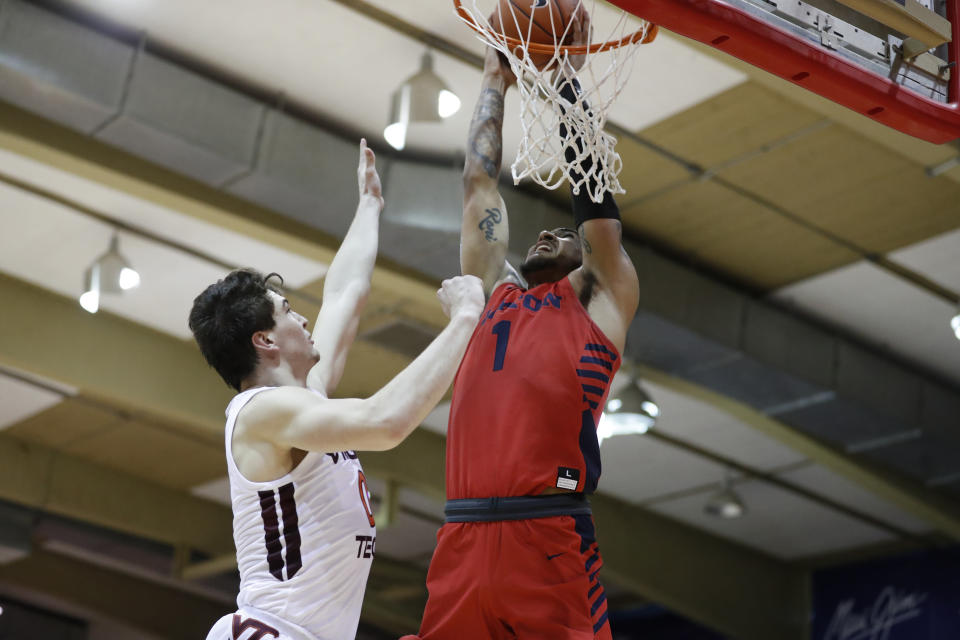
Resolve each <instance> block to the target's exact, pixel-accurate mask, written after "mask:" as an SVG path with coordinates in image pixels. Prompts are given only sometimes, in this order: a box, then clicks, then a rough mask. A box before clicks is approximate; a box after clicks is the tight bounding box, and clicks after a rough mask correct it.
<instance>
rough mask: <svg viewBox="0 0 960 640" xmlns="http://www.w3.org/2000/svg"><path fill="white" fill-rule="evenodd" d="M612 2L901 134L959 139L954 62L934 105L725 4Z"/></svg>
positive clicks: (959, 19)
mask: <svg viewBox="0 0 960 640" xmlns="http://www.w3.org/2000/svg"><path fill="white" fill-rule="evenodd" d="M609 1H610V2H611V4H614V5H617V6H618V7H620V8H621V9H624V10H626V11H629V12H631V13H633V14H635V15H638V16H640V17H643V18H645V19H647V20H650V21H651V22H653V23H655V24H657V25H659V26H661V27H663V28H664V29H668V30H670V31H672V32H674V33H676V34H679V35H682V36H686V37H688V38H692V39H694V40H697V41H699V42H702V43H704V44H706V45H709V46H711V47H713V48H715V49H717V50H719V51H723V52H724V53H729V54H730V55H732V56H735V57H737V58H740V59H741V60H743V61H745V62H748V63H750V64H752V65H754V66H756V67H759V68H761V69H764V70H765V71H769V72H770V73H773V74H775V75H777V76H780V77H781V78H784V79H785V80H789V81H790V82H793V83H794V84H796V85H799V86H801V87H803V88H805V89H808V90H809V91H812V92H814V93H817V94H819V95H821V96H823V97H825V98H829V99H830V100H833V101H834V102H836V103H838V104H841V105H843V106H845V107H848V108H850V109H852V110H854V111H856V112H858V113H861V114H863V115H865V116H867V117H869V118H871V119H873V120H876V121H877V122H880V123H882V124H885V125H887V126H888V127H892V128H894V129H897V130H899V131H902V132H903V133H906V134H909V135H911V136H914V137H917V138H920V139H922V140H927V141H928V142H934V143H937V144H942V143H945V142H950V141H952V140H956V139H957V138H960V68H958V66H957V65H954V67H953V68H952V69H951V73H950V80H949V84H948V90H947V96H948V97H947V102H938V101H936V100H932V99H930V98H927V97H925V96H922V95H920V94H918V93H916V92H914V91H912V90H910V89H907V88H905V87H903V86H901V85H900V84H897V83H896V82H893V81H892V80H890V79H889V78H887V77H885V76H882V75H879V74H877V73H874V72H872V71H870V70H868V69H865V68H863V67H862V66H859V65H857V64H856V63H854V62H852V61H850V60H848V59H846V58H843V57H841V56H840V55H838V54H836V53H834V52H833V51H831V50H830V49H827V48H826V47H822V46H819V45H818V44H817V43H815V42H812V41H809V40H805V39H802V38H798V37H796V36H795V35H793V34H791V33H789V32H787V31H785V30H783V29H780V28H778V27H777V26H775V25H773V24H770V23H769V22H766V21H764V20H763V19H761V18H758V17H756V16H754V15H751V14H750V13H747V12H746V11H743V10H741V9H738V8H736V7H734V6H731V5H730V4H727V3H726V2H723V1H722V0H609ZM957 6H958V0H949V1H948V3H947V19H948V20H950V23H951V26H952V35H953V38H952V40H951V42H950V43H949V44H948V48H947V53H948V61H949V62H956V61H957V53H958V46H960V16H958V9H957Z"/></svg>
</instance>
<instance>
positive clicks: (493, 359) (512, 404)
mask: <svg viewBox="0 0 960 640" xmlns="http://www.w3.org/2000/svg"><path fill="white" fill-rule="evenodd" d="M579 29H580V30H582V31H585V25H579ZM582 31H580V33H581V34H582ZM573 73H574V72H572V71H568V75H567V76H566V78H567V80H566V82H567V83H568V84H567V86H565V87H563V92H564V94H565V95H566V96H569V98H568V100H569V99H572V98H573V96H572V95H571V93H570V92H572V91H577V90H578V87H577V84H576V81H575V80H573V79H572V76H573ZM514 81H515V78H514V76H513V74H512V73H511V71H510V69H509V67H508V66H507V64H506V62H505V61H504V60H503V59H502V58H501V57H500V56H499V55H498V54H497V53H496V52H495V51H494V50H493V49H488V51H487V57H486V62H485V66H484V77H483V87H482V91H481V94H480V99H479V102H478V104H477V108H476V112H475V115H474V118H473V123H472V125H471V130H470V137H469V141H468V145H467V146H468V153H467V160H466V166H465V168H464V186H465V196H464V211H463V225H462V231H461V233H462V235H461V249H460V260H461V266H462V269H463V273H467V274H474V275H476V276H478V277H480V278H481V279H482V280H483V285H484V290H485V292H486V294H487V295H488V296H489V300H488V302H487V305H486V309H485V310H484V313H483V315H482V317H481V321H480V324H479V325H478V327H477V329H476V331H475V333H474V335H473V338H471V342H470V346H469V348H468V350H467V354H466V356H465V357H464V360H463V364H462V365H461V367H460V371H459V372H458V374H457V378H456V380H455V382H454V390H453V401H452V406H451V410H450V423H449V429H448V436H447V498H448V501H447V509H446V513H447V518H446V524H444V526H443V527H442V528H441V530H440V533H439V534H438V540H437V549H436V552H435V553H434V556H433V561H432V562H431V564H430V571H429V574H428V577H427V587H428V589H429V592H430V597H429V600H428V602H427V607H426V610H425V612H424V617H423V622H422V625H421V628H420V637H421V638H423V639H424V640H446V639H451V640H465V639H473V638H476V639H480V638H484V639H491V638H531V639H532V638H537V639H542V638H550V639H551V640H560V639H573V638H577V639H583V640H588V639H591V640H592V639H593V638H607V639H609V638H610V637H611V633H610V626H609V623H608V622H607V605H606V596H605V595H604V592H603V588H602V587H601V586H600V583H599V582H598V575H597V574H598V572H599V569H600V566H601V564H602V561H601V559H600V555H599V549H598V547H597V544H596V541H595V536H594V526H593V520H592V517H591V515H590V506H589V503H588V502H587V500H586V498H585V494H588V493H591V492H592V491H594V490H595V489H596V487H597V480H598V478H599V476H600V448H599V444H598V442H597V435H596V424H597V421H598V419H599V417H600V412H601V410H602V407H603V405H604V400H605V398H606V395H607V391H608V388H609V383H610V380H611V379H612V378H613V374H614V373H615V372H616V371H617V369H618V366H619V364H620V356H619V353H620V352H621V350H622V348H623V345H624V342H625V339H626V332H627V328H628V325H629V323H630V321H631V320H632V318H633V316H634V313H635V312H636V308H637V304H638V299H639V285H638V279H637V274H636V271H635V269H634V267H633V265H632V264H631V262H630V259H629V258H628V257H627V254H626V253H625V252H624V250H623V248H622V247H621V244H620V239H621V227H620V220H619V213H618V210H617V206H616V204H615V203H614V202H613V199H612V197H610V195H609V194H607V196H606V199H605V200H604V201H603V203H602V204H596V203H593V202H592V201H591V200H590V199H589V197H588V196H587V195H586V189H583V190H582V191H581V194H580V195H574V196H573V212H574V220H575V226H576V229H575V230H574V229H566V228H560V229H554V230H552V231H543V232H541V233H540V235H539V237H538V238H537V241H536V243H535V244H534V245H533V246H532V247H531V248H530V250H529V252H528V253H527V256H526V259H525V260H524V262H523V263H522V264H521V265H520V273H519V274H518V273H517V271H515V270H514V269H513V268H512V267H511V266H510V264H509V263H507V262H506V260H505V257H506V253H507V238H508V236H507V212H506V209H505V208H504V203H503V200H502V199H501V197H500V195H499V194H498V192H497V179H498V176H499V174H500V161H501V129H502V124H503V99H504V93H505V91H506V89H507V88H508V87H509V86H510V84H511V83H512V82H514ZM564 133H565V132H564V131H561V134H564ZM567 143H568V145H570V147H572V146H573V145H577V144H580V141H578V140H568V141H567ZM570 147H568V149H569V148H570ZM521 276H522V277H521ZM524 282H525V284H524Z"/></svg>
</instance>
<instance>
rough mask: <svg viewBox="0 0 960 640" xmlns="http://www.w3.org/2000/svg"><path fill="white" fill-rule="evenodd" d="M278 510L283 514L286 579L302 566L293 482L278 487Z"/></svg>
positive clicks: (295, 573)
mask: <svg viewBox="0 0 960 640" xmlns="http://www.w3.org/2000/svg"><path fill="white" fill-rule="evenodd" d="M278 493H279V494H280V512H281V513H282V514H283V542H284V544H286V547H287V580H289V579H290V578H292V577H293V576H295V575H297V571H299V570H300V567H302V566H303V561H302V559H301V558H300V528H299V520H298V518H297V503H296V502H295V501H294V499H293V483H292V482H290V483H288V484H285V485H283V486H282V487H280V489H278Z"/></svg>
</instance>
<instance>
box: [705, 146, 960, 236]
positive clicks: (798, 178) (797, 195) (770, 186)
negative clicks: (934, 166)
mask: <svg viewBox="0 0 960 640" xmlns="http://www.w3.org/2000/svg"><path fill="white" fill-rule="evenodd" d="M719 175H720V176H721V177H722V178H723V179H725V180H728V181H730V182H731V183H733V184H736V185H737V186H739V187H742V188H744V189H746V190H748V191H750V192H751V193H755V194H757V195H759V196H761V197H763V198H765V199H768V200H770V201H773V202H776V203H777V205H779V206H780V207H782V208H783V209H784V210H786V211H788V212H790V213H791V214H794V215H796V216H799V217H800V218H802V219H803V220H806V221H808V222H810V223H811V224H813V225H815V226H816V227H819V228H821V229H824V230H827V231H829V232H831V233H833V234H835V235H837V236H839V237H841V238H845V239H847V240H849V241H851V242H853V243H855V244H856V245H858V246H860V247H862V248H864V249H866V250H868V251H871V252H877V253H886V252H889V251H892V250H894V249H897V248H899V247H903V246H906V245H909V244H912V243H914V242H918V241H920V240H924V239H926V238H929V237H931V236H933V235H936V234H939V233H943V232H945V231H948V230H951V229H954V228H956V227H958V226H960V185H958V184H956V183H955V182H953V181H951V180H947V179H945V178H942V177H941V178H930V177H928V176H927V175H926V174H925V173H924V171H923V167H921V166H920V165H918V164H916V163H914V162H912V161H910V160H907V159H905V158H903V157H902V156H899V155H897V154H895V153H893V152H891V151H889V150H887V149H886V148H884V147H882V146H880V145H878V144H877V143H874V142H872V141H870V140H867V139H866V138H863V137H862V136H860V135H859V134H856V133H854V132H852V131H849V130H847V129H843V128H841V127H830V128H828V129H824V130H822V131H818V132H816V133H813V134H811V135H808V136H805V137H803V138H802V139H798V140H796V141H794V142H793V143H791V144H788V145H784V146H782V147H780V148H778V149H775V150H772V151H771V152H770V153H767V154H764V155H763V156H762V157H757V158H754V159H750V160H747V161H745V162H743V163H740V164H737V165H735V166H732V167H729V168H727V169H725V170H723V171H721V172H720V173H719ZM771 215H775V214H773V213H771Z"/></svg>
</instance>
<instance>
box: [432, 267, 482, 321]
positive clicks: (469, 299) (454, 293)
mask: <svg viewBox="0 0 960 640" xmlns="http://www.w3.org/2000/svg"><path fill="white" fill-rule="evenodd" d="M437 297H438V298H439V299H440V304H441V305H442V306H443V312H444V313H445V314H446V315H447V317H448V318H454V317H456V316H458V315H465V316H469V317H472V318H473V319H474V320H476V319H477V318H479V317H480V314H481V313H482V312H483V307H484V305H485V304H486V300H485V299H484V295H483V282H482V281H481V280H480V278H478V277H476V276H457V277H455V278H450V279H448V280H444V281H443V283H441V285H440V289H439V290H438V291H437Z"/></svg>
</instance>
